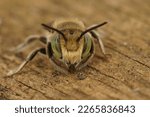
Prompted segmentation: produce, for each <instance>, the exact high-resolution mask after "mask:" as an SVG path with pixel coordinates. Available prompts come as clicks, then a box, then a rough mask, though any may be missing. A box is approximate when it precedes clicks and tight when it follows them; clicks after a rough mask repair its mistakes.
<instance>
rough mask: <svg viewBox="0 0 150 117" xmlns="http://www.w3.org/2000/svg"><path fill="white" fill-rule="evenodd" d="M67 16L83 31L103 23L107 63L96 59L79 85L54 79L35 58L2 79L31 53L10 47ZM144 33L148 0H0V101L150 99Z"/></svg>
mask: <svg viewBox="0 0 150 117" xmlns="http://www.w3.org/2000/svg"><path fill="white" fill-rule="evenodd" d="M70 17H71V18H72V17H73V18H78V19H80V20H82V21H84V22H85V23H86V24H87V26H90V25H92V24H96V23H102V22H104V21H107V22H108V24H107V25H106V26H104V27H102V28H101V29H100V30H102V34H101V35H102V37H103V38H102V39H103V42H104V45H105V48H106V52H107V53H109V54H111V55H112V58H111V59H110V60H109V61H107V62H106V61H103V60H101V59H98V57H95V58H94V59H93V60H92V64H90V66H91V67H87V68H86V71H84V70H83V74H84V73H85V74H86V75H87V78H86V79H85V80H83V81H80V80H78V79H77V78H76V77H75V75H69V76H64V75H61V74H60V75H53V71H52V69H53V68H52V67H51V65H49V64H48V63H49V61H48V60H47V59H46V58H43V57H41V58H40V59H39V57H37V59H35V60H34V61H33V62H32V64H30V66H27V67H26V68H25V69H24V70H23V71H22V72H21V73H20V74H18V75H15V76H14V77H12V78H11V79H6V78H5V75H6V73H7V72H8V71H9V70H10V69H12V68H14V67H16V66H18V65H19V64H20V63H21V62H22V61H23V60H24V58H25V57H26V55H27V54H28V53H29V52H30V51H31V50H28V51H25V52H24V53H23V55H19V56H16V55H14V54H13V53H12V52H10V51H8V50H9V48H11V47H15V46H16V45H18V44H20V43H21V42H23V41H24V38H25V37H26V36H28V35H31V34H41V33H43V31H44V30H43V29H42V27H41V23H48V22H51V21H53V20H55V19H59V18H70ZM149 31H150V0H0V94H1V95H2V94H3V95H4V99H5V98H6V99H150V93H149V92H150V33H149ZM103 35H104V36H103ZM97 53H99V51H98V50H97ZM45 59H46V60H45ZM43 71H44V72H43ZM56 76H57V78H54V77H56ZM37 77H38V80H37ZM2 89H4V91H5V92H7V93H4V92H3V91H2ZM6 94H7V95H6ZM0 97H3V96H0ZM2 99H3V98H2Z"/></svg>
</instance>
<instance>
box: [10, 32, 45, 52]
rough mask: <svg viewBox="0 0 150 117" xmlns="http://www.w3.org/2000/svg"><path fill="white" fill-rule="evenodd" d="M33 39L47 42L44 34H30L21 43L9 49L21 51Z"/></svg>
mask: <svg viewBox="0 0 150 117" xmlns="http://www.w3.org/2000/svg"><path fill="white" fill-rule="evenodd" d="M35 41H40V42H42V43H44V44H46V43H47V38H46V37H45V36H39V35H31V36H29V37H27V38H26V39H25V42H23V43H21V44H20V45H18V46H17V47H15V48H13V49H11V51H14V52H16V53H18V52H21V51H22V50H23V49H25V48H27V47H28V45H30V44H31V43H33V42H35Z"/></svg>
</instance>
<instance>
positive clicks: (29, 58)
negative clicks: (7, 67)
mask: <svg viewBox="0 0 150 117" xmlns="http://www.w3.org/2000/svg"><path fill="white" fill-rule="evenodd" d="M38 52H40V53H42V54H46V50H45V48H39V49H36V50H34V51H32V52H31V53H30V54H29V55H28V56H27V58H26V60H25V61H24V62H23V63H22V64H21V65H20V66H19V67H18V68H16V69H14V70H11V71H10V72H8V74H7V76H12V75H14V74H16V73H18V72H19V71H21V70H22V69H23V67H24V66H25V65H26V64H27V63H28V62H29V61H31V60H32V59H33V58H34V57H35V56H36V55H37V53H38Z"/></svg>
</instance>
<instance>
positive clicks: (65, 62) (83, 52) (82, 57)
mask: <svg viewBox="0 0 150 117" xmlns="http://www.w3.org/2000/svg"><path fill="white" fill-rule="evenodd" d="M52 27H53V28H55V29H57V30H58V31H57V30H55V31H56V32H54V33H50V39H49V40H50V43H51V48H48V52H50V51H51V53H52V55H51V58H52V60H53V62H54V63H55V64H56V65H57V66H59V67H61V68H62V69H63V70H66V71H69V72H74V71H77V70H80V69H81V68H82V67H84V66H86V65H87V63H88V62H89V60H90V59H91V58H92V57H93V55H94V50H95V49H94V41H93V37H92V34H91V33H90V31H87V30H86V28H85V26H84V24H83V23H82V22H81V21H76V20H72V21H58V22H57V21H56V22H54V23H53V24H52ZM92 28H93V27H92ZM88 30H89V29H88ZM92 30H93V29H92ZM86 31H87V32H86Z"/></svg>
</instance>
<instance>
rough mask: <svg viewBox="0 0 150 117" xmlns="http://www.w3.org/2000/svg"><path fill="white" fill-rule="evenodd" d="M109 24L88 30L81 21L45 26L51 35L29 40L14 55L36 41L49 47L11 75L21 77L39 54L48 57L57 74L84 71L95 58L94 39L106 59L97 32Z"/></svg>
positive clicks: (29, 56)
mask: <svg viewBox="0 0 150 117" xmlns="http://www.w3.org/2000/svg"><path fill="white" fill-rule="evenodd" d="M106 23H107V22H103V23H100V24H96V25H92V26H90V27H87V28H86V27H85V25H84V23H83V22H82V21H80V20H78V19H68V20H65V19H61V20H55V21H53V22H52V23H50V24H42V26H43V27H44V29H46V30H47V31H49V32H48V34H47V35H45V36H43V35H32V36H29V37H28V38H27V39H26V40H25V42H24V43H22V44H20V45H19V46H17V47H16V48H15V49H14V51H16V52H20V51H21V50H22V49H23V48H25V47H27V46H28V45H29V44H30V43H32V42H35V41H36V40H38V41H40V42H42V43H43V44H46V46H45V47H44V48H43V47H41V48H38V49H35V50H33V51H32V52H31V53H30V54H29V55H28V56H27V58H26V60H25V61H24V62H23V63H22V64H21V65H20V66H19V67H18V68H17V69H14V70H12V71H10V72H9V73H8V75H9V76H10V75H14V74H16V73H18V72H19V71H20V70H21V69H22V68H23V67H24V66H25V65H26V64H27V63H28V62H30V61H31V60H32V59H33V58H34V57H35V56H36V55H37V53H42V54H44V55H47V56H48V58H49V60H50V62H51V63H52V64H53V65H54V67H55V68H56V70H58V71H60V72H63V73H69V72H75V71H79V70H81V69H82V68H83V67H85V66H86V65H87V64H88V62H89V61H90V60H91V58H92V57H93V55H94V54H95V46H94V39H95V40H96V41H97V44H98V45H99V48H100V51H101V52H102V54H103V55H104V56H105V49H104V45H103V43H102V40H101V38H100V36H99V34H98V32H97V31H96V30H95V29H97V28H99V27H101V26H103V25H105V24H106Z"/></svg>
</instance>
